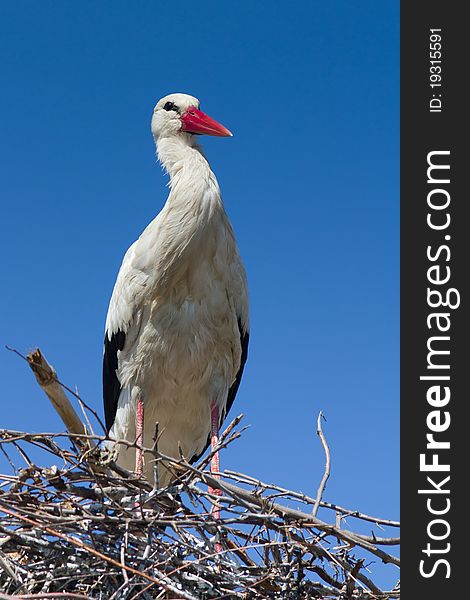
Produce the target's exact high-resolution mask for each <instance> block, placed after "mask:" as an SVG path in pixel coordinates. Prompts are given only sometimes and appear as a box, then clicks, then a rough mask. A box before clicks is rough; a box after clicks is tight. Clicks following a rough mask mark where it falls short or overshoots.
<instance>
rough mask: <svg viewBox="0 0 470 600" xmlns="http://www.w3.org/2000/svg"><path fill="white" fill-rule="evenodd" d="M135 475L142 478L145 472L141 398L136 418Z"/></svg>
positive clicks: (138, 401)
mask: <svg viewBox="0 0 470 600" xmlns="http://www.w3.org/2000/svg"><path fill="white" fill-rule="evenodd" d="M135 443H136V446H137V447H136V449H135V474H136V475H137V477H142V475H143V472H144V451H143V450H142V446H143V445H144V401H143V399H142V397H141V396H139V397H138V398H137V410H136V418H135Z"/></svg>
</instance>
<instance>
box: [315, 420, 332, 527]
mask: <svg viewBox="0 0 470 600" xmlns="http://www.w3.org/2000/svg"><path fill="white" fill-rule="evenodd" d="M322 418H323V419H324V418H325V416H324V414H323V412H322V411H320V413H319V415H318V419H317V435H318V436H319V438H320V441H321V443H322V446H323V450H324V451H325V458H326V463H325V472H324V473H323V477H322V480H321V482H320V485H319V487H318V491H317V497H316V499H315V504H314V506H313V510H312V515H313V516H314V517H316V516H317V512H318V507H319V506H320V502H321V499H322V496H323V491H324V489H325V486H326V482H327V481H328V477H329V476H330V464H331V459H330V449H329V447H328V444H327V443H326V438H325V436H324V435H323V430H322V428H321V420H322Z"/></svg>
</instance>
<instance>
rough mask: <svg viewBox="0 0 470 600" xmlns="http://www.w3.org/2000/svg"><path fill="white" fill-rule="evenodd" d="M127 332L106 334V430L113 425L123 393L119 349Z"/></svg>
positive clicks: (104, 385) (104, 392)
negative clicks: (119, 369) (119, 374)
mask: <svg viewBox="0 0 470 600" xmlns="http://www.w3.org/2000/svg"><path fill="white" fill-rule="evenodd" d="M125 341H126V334H125V333H124V331H117V332H116V333H114V334H112V335H111V339H110V338H109V337H108V332H106V333H105V336H104V355H103V401H104V418H105V423H106V430H107V431H108V433H109V430H110V429H111V427H112V426H113V423H114V419H115V417H116V411H117V407H118V401H119V395H120V394H121V389H122V388H121V383H120V381H119V379H118V376H117V368H118V351H119V350H122V349H123V348H124V343H125Z"/></svg>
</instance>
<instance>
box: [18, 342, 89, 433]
mask: <svg viewBox="0 0 470 600" xmlns="http://www.w3.org/2000/svg"><path fill="white" fill-rule="evenodd" d="M27 360H28V364H29V366H30V367H31V370H32V371H33V373H34V375H35V377H36V380H37V382H38V383H39V385H40V386H41V388H42V389H43V390H44V392H45V394H46V395H47V397H48V398H49V400H50V401H51V403H52V406H53V407H54V408H55V410H56V411H57V414H58V415H59V417H60V418H61V419H62V421H63V423H64V425H65V427H66V428H67V431H68V432H69V433H73V434H83V433H87V431H86V427H85V425H84V424H83V423H82V421H81V419H80V417H79V416H78V415H77V413H76V412H75V409H74V408H73V406H72V405H71V403H70V400H69V399H68V398H67V396H66V394H65V392H64V390H63V388H62V386H61V385H60V384H59V383H58V381H57V374H56V372H55V370H54V369H53V367H52V366H51V365H50V364H49V363H48V362H47V360H46V359H45V358H44V356H43V355H42V352H41V350H39V348H36V350H33V352H30V353H29V354H28V356H27Z"/></svg>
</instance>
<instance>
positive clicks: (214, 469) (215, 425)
mask: <svg viewBox="0 0 470 600" xmlns="http://www.w3.org/2000/svg"><path fill="white" fill-rule="evenodd" d="M218 443H219V407H218V406H217V405H216V404H214V405H213V406H212V409H211V449H212V450H214V448H215V447H216V446H217V444H218ZM219 472H220V461H219V452H218V451H217V452H216V453H215V454H214V455H213V457H212V458H211V474H212V476H213V477H214V478H215V479H220V475H218V473H219ZM209 492H211V493H212V494H215V495H217V496H222V490H219V489H214V488H211V487H209ZM212 514H213V515H214V519H220V508H219V507H218V506H213V507H212ZM215 549H216V551H217V552H222V544H220V542H217V543H216V544H215Z"/></svg>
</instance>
